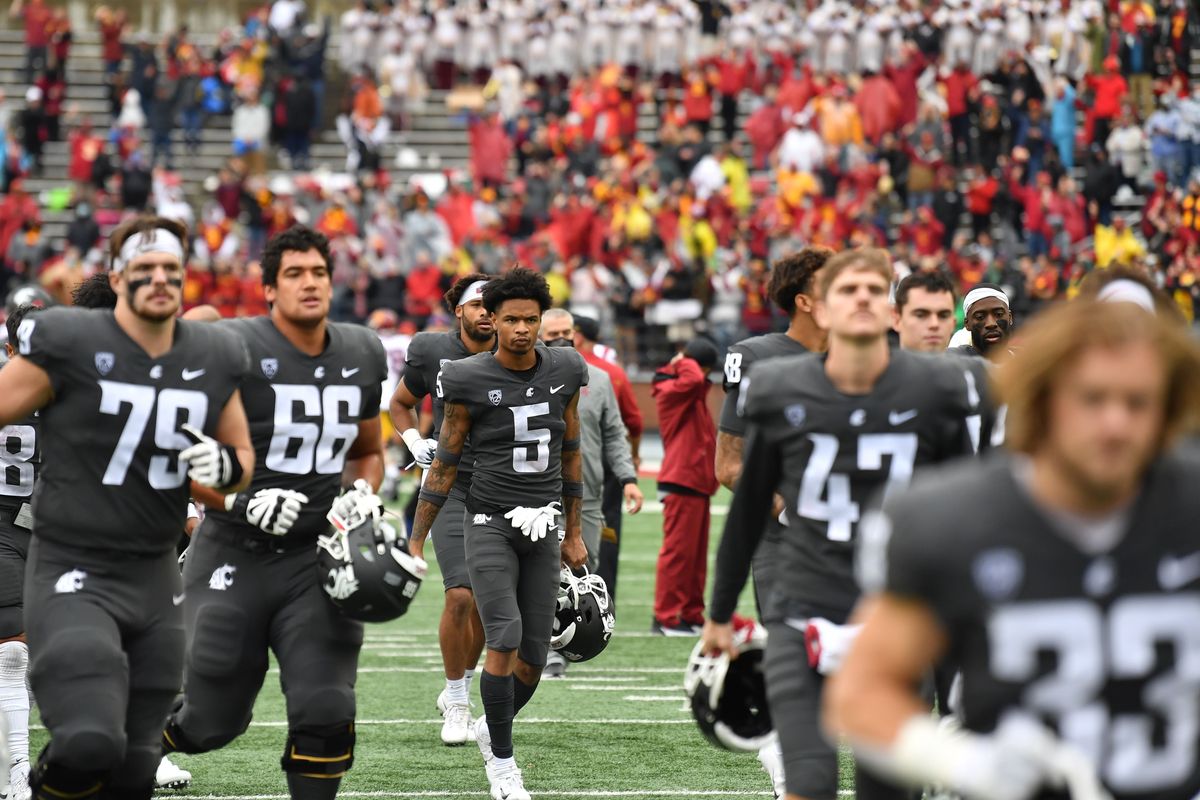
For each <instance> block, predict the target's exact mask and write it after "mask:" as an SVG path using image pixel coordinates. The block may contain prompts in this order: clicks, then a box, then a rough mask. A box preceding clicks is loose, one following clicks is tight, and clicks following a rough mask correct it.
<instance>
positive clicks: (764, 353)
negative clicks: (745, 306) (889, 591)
mask: <svg viewBox="0 0 1200 800" xmlns="http://www.w3.org/2000/svg"><path fill="white" fill-rule="evenodd" d="M832 255H833V251H832V250H830V249H829V248H826V247H815V246H814V247H805V248H804V249H802V250H801V251H800V252H798V253H793V254H792V255H790V256H786V257H784V258H781V259H779V260H778V261H777V262H775V265H774V266H773V268H772V269H771V280H770V281H769V282H768V284H767V296H769V297H770V298H771V300H772V302H774V303H775V305H777V306H778V307H779V308H780V309H781V310H782V311H783V312H784V313H785V314H787V315H788V319H789V323H788V329H787V331H786V332H785V333H768V334H764V335H762V336H752V337H751V338H749V339H743V340H742V341H740V342H738V343H737V344H735V345H733V346H732V347H730V348H729V352H728V353H726V354H725V381H724V384H725V402H724V403H723V404H722V406H721V417H720V420H719V421H718V423H717V465H716V466H717V480H718V481H720V482H721V485H722V486H724V487H725V488H726V489H729V490H730V491H733V490H734V489H736V488H737V483H738V478H740V477H741V475H742V451H743V447H744V444H745V438H744V437H745V436H746V423H745V421H744V420H743V419H742V417H741V416H740V415H739V414H738V412H737V407H738V398H739V397H740V396H741V391H740V389H741V385H742V377H743V376H745V375H746V373H747V372H749V371H750V367H751V365H753V364H754V362H756V361H758V360H760V359H765V358H776V357H779V356H792V355H801V354H803V353H809V352H813V353H820V352H823V351H824V350H825V341H826V332H825V331H824V330H822V329H821V328H819V327H818V326H817V323H816V321H815V320H813V316H812V310H813V303H814V302H815V300H814V296H815V294H816V292H815V289H816V285H815V283H816V274H817V271H818V270H819V269H820V268H821V267H823V266H824V265H825V262H826V261H828V260H829V257H830V256H832ZM782 510H783V507H782V506H781V505H778V503H777V505H776V507H775V509H774V511H775V513H773V514H772V515H771V516H770V518H769V519H768V520H767V530H766V531H764V532H763V537H762V541H760V542H759V544H758V549H757V550H756V551H755V553H754V561H753V564H754V566H753V578H754V601H755V605H757V606H758V616H759V619H760V620H761V621H762V622H763V623H764V624H765V623H766V619H765V618H764V617H763V613H764V611H765V610H766V600H767V597H768V596H769V594H770V591H771V584H772V578H773V577H774V574H775V570H776V568H777V565H778V563H779V558H778V549H779V539H780V537H781V535H782V534H781V531H782V529H783V523H782V522H781V521H780V519H779V517H780V512H781V511H782ZM758 760H759V762H760V763H761V764H762V765H763V769H764V770H766V772H767V774H768V775H770V776H771V782H772V784H773V785H774V787H775V793H776V795H782V794H783V761H782V755H781V754H780V752H779V743H778V741H772V742H770V743H769V744H767V745H766V746H765V747H763V749H762V750H761V751H759V754H758Z"/></svg>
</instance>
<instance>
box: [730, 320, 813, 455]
mask: <svg viewBox="0 0 1200 800" xmlns="http://www.w3.org/2000/svg"><path fill="white" fill-rule="evenodd" d="M807 352H808V348H806V347H805V346H804V345H802V344H800V343H799V342H797V341H796V340H795V339H793V338H792V337H790V336H788V335H787V334H786V333H766V334H763V335H762V336H752V337H750V338H749V339H743V340H742V341H740V342H738V343H737V344H735V345H733V346H732V347H730V348H729V352H728V353H726V354H725V380H724V385H725V402H724V403H723V404H722V405H721V419H720V421H719V422H718V423H717V428H718V429H719V430H720V431H721V432H722V433H728V434H732V435H734V436H745V435H746V421H745V420H744V419H743V418H742V417H741V416H739V415H738V413H737V406H738V398H739V397H741V393H742V392H741V387H742V378H744V377H745V376H746V375H748V374H749V373H750V367H752V366H753V365H754V364H756V363H757V362H759V361H762V360H763V359H767V358H780V357H782V356H799V355H804V354H805V353H807Z"/></svg>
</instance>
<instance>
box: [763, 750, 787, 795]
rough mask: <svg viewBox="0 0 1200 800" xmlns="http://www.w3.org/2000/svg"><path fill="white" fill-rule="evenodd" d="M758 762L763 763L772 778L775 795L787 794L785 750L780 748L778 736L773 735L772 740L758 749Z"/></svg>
mask: <svg viewBox="0 0 1200 800" xmlns="http://www.w3.org/2000/svg"><path fill="white" fill-rule="evenodd" d="M758 763H760V764H762V768H763V769H764V770H765V771H766V773H767V775H768V776H769V777H770V778H771V788H772V789H773V790H774V791H775V797H776V798H780V797H783V796H784V795H785V794H787V781H786V780H785V779H784V776H783V751H782V750H781V749H780V748H779V739H778V738H777V737H772V738H771V741H769V742H767V743H766V744H765V745H763V746H762V748H761V749H760V750H759V751H758Z"/></svg>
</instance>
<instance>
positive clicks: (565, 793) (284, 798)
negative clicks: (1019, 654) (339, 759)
mask: <svg viewBox="0 0 1200 800" xmlns="http://www.w3.org/2000/svg"><path fill="white" fill-rule="evenodd" d="M534 791H535V792H537V794H538V795H539V796H545V797H770V796H771V792H764V791H737V790H728V791H723V790H720V789H645V790H637V789H627V790H622V791H604V790H599V789H576V790H569V789H568V790H559V791H554V790H551V789H538V788H535V789H534ZM849 793H850V792H846V791H842V792H839V794H849ZM181 796H182V795H181ZM478 796H479V792H470V791H466V792H448V791H423V792H345V791H342V792H338V797H364V798H366V797H379V798H390V797H395V798H406V797H412V798H421V797H478ZM187 797H188V798H190V800H288V795H286V794H236V795H234V794H201V795H187Z"/></svg>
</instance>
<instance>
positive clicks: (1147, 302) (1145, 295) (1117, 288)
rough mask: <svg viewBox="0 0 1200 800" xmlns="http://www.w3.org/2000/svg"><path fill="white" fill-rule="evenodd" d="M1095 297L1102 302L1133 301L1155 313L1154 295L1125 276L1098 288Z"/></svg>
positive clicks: (1136, 304)
mask: <svg viewBox="0 0 1200 800" xmlns="http://www.w3.org/2000/svg"><path fill="white" fill-rule="evenodd" d="M1096 299H1097V300H1099V301H1101V302H1102V303H1133V304H1134V305H1135V306H1141V307H1142V308H1144V309H1146V310H1147V311H1149V312H1150V313H1151V314H1153V313H1155V308H1154V295H1153V294H1151V293H1150V290H1149V289H1147V288H1146V287H1145V286H1142V285H1141V284H1140V283H1138V282H1137V281H1131V280H1129V279H1127V278H1121V279H1120V280H1115V281H1113V282H1112V283H1110V284H1108V285H1107V286H1105V287H1104V288H1103V289H1101V290H1100V293H1099V294H1098V295H1096Z"/></svg>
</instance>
